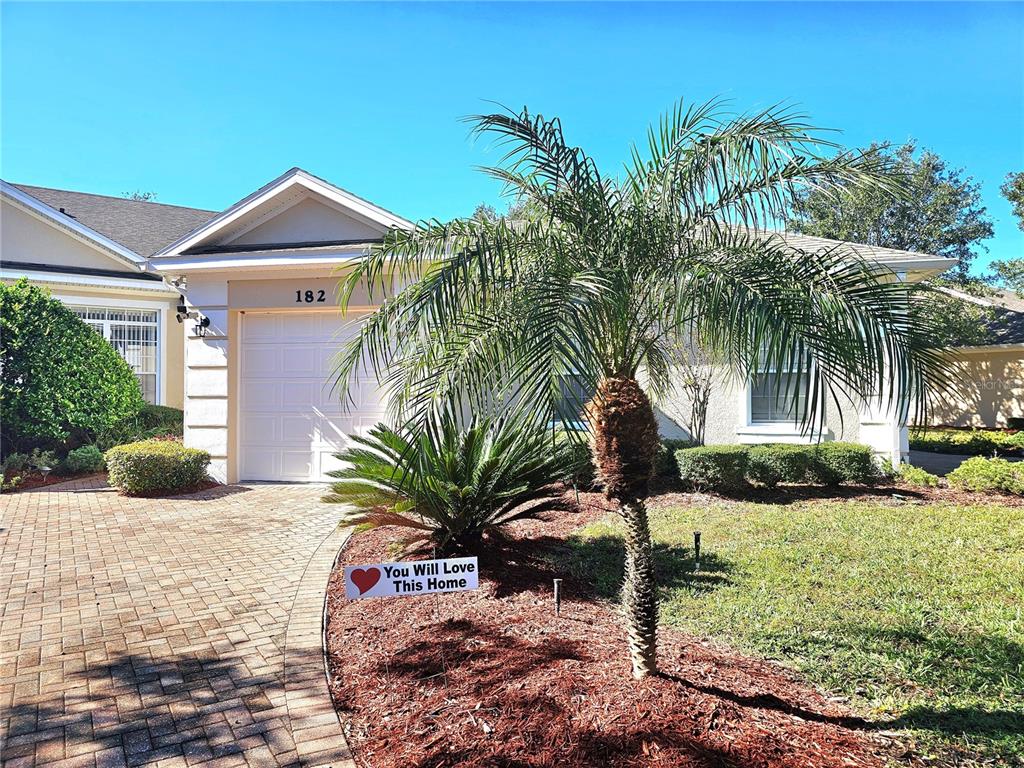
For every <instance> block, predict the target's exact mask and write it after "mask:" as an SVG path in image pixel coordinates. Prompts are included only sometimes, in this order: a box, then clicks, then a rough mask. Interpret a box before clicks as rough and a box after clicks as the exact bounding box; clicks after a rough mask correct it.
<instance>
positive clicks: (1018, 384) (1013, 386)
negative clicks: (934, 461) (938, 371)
mask: <svg viewBox="0 0 1024 768" xmlns="http://www.w3.org/2000/svg"><path fill="white" fill-rule="evenodd" d="M950 380H951V384H950V386H949V387H948V388H947V389H946V390H945V391H944V392H943V393H942V394H941V396H940V397H939V398H937V402H936V404H935V408H934V410H933V411H932V413H931V414H930V423H931V424H949V425H953V426H958V427H1005V426H1007V419H1009V418H1012V417H1017V418H1020V417H1024V346H1021V347H1020V348H1009V349H1008V348H1003V349H1000V348H997V347H993V348H991V349H986V350H977V351H970V352H960V353H959V354H958V356H957V358H956V359H955V360H954V361H953V363H952V364H951V365H950Z"/></svg>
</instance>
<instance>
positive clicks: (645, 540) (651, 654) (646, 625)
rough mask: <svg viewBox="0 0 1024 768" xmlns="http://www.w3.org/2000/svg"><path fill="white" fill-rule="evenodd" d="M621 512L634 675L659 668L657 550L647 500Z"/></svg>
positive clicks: (624, 591)
mask: <svg viewBox="0 0 1024 768" xmlns="http://www.w3.org/2000/svg"><path fill="white" fill-rule="evenodd" d="M619 513H620V514H621V515H622V519H623V520H624V521H625V524H626V572H625V578H624V580H623V584H622V605H623V608H624V609H625V613H626V633H627V635H628V639H629V655H630V658H631V659H632V662H633V677H635V678H638V679H639V678H641V677H645V676H646V675H650V674H653V673H654V672H656V671H657V665H656V654H657V647H658V595H657V584H656V582H655V577H654V550H653V547H652V545H651V531H650V528H649V526H648V524H647V507H646V505H645V504H644V503H643V501H639V500H638V501H633V502H629V503H626V504H623V505H622V506H621V507H620V509H619Z"/></svg>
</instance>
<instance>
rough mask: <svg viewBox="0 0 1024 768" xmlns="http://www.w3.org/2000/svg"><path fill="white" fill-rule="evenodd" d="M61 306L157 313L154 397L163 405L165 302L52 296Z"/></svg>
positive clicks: (165, 343)
mask: <svg viewBox="0 0 1024 768" xmlns="http://www.w3.org/2000/svg"><path fill="white" fill-rule="evenodd" d="M53 297H54V298H55V299H59V300H60V302H61V303H62V304H65V305H67V306H75V307H96V308H103V307H109V308H111V309H125V310H132V309H135V310H141V311H148V312H152V311H153V310H156V311H157V321H156V322H157V328H156V350H157V351H156V397H155V398H154V399H155V401H156V404H157V405H164V404H165V403H164V394H165V393H166V392H167V317H168V314H169V311H170V307H169V306H168V304H167V302H166V301H146V300H144V299H114V298H105V297H101V296H81V295H71V294H64V293H61V294H54V296H53Z"/></svg>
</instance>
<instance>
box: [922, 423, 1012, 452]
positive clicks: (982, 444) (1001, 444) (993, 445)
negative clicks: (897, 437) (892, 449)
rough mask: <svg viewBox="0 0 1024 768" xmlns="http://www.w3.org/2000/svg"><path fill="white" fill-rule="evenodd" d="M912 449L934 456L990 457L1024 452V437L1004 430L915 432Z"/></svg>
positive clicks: (933, 430) (951, 429)
mask: <svg viewBox="0 0 1024 768" xmlns="http://www.w3.org/2000/svg"><path fill="white" fill-rule="evenodd" d="M910 448H911V449H912V450H915V451H930V452H932V453H960V454H967V455H970V456H991V455H993V454H996V453H1006V452H1013V451H1019V450H1021V449H1022V448H1024V436H1022V435H1021V433H1014V432H1007V431H1005V430H1001V429H954V428H952V427H937V428H931V429H915V430H912V431H911V433H910Z"/></svg>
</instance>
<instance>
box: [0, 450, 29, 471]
mask: <svg viewBox="0 0 1024 768" xmlns="http://www.w3.org/2000/svg"><path fill="white" fill-rule="evenodd" d="M28 461H29V458H28V454H25V453H11V454H8V456H7V458H6V459H4V463H3V470H4V472H5V473H6V472H21V471H23V470H24V469H25V468H26V467H27V466H28Z"/></svg>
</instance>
